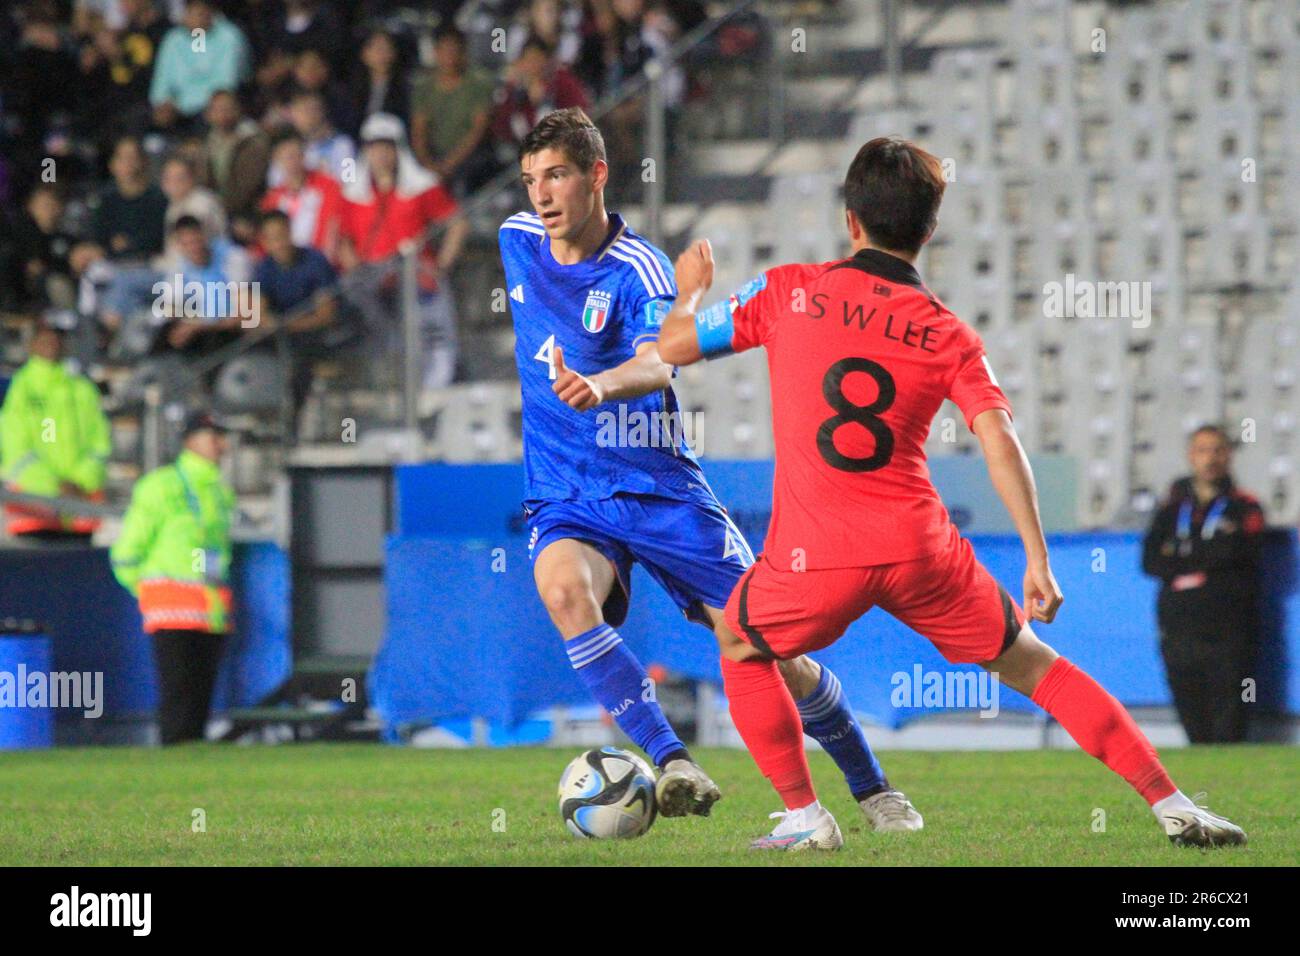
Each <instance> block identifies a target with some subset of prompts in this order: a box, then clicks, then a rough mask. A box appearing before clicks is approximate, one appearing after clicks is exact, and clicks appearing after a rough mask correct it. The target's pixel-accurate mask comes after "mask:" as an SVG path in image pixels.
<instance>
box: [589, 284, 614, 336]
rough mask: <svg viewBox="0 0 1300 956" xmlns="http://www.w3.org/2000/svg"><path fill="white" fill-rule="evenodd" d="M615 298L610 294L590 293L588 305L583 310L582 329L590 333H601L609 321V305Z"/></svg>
mask: <svg viewBox="0 0 1300 956" xmlns="http://www.w3.org/2000/svg"><path fill="white" fill-rule="evenodd" d="M612 299H613V296H612V295H611V294H610V293H608V292H599V291H598V292H588V293H587V304H586V305H585V306H583V309H582V327H583V328H584V329H586V330H587V331H588V332H593V333H594V332H599V331H600V330H601V329H603V328H604V327H605V322H606V321H607V320H608V319H609V304H610V300H612Z"/></svg>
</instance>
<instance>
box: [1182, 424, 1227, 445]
mask: <svg viewBox="0 0 1300 956" xmlns="http://www.w3.org/2000/svg"><path fill="white" fill-rule="evenodd" d="M1206 434H1209V435H1218V436H1219V437H1220V438H1222V439H1223V441H1224V443H1225V444H1227V445H1228V446H1231V445H1232V438H1231V436H1229V434H1228V430H1227V429H1226V428H1224V427H1223V426H1222V425H1219V424H1216V423H1215V422H1202V423H1201V424H1199V425H1197V426H1196V427H1195V428H1194V429H1192V432H1191V434H1189V435H1188V436H1187V443H1188V444H1191V442H1192V439H1194V438H1195V437H1196V436H1197V435H1206Z"/></svg>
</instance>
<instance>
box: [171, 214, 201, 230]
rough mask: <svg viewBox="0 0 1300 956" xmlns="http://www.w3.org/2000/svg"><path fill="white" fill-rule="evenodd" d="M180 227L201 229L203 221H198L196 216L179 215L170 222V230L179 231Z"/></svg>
mask: <svg viewBox="0 0 1300 956" xmlns="http://www.w3.org/2000/svg"><path fill="white" fill-rule="evenodd" d="M182 229H197V230H198V231H199V232H202V231H203V223H201V222H199V217H198V216H189V215H186V216H181V217H180V218H179V219H177V220H176V221H175V222H174V223H172V232H180V231H181V230H182Z"/></svg>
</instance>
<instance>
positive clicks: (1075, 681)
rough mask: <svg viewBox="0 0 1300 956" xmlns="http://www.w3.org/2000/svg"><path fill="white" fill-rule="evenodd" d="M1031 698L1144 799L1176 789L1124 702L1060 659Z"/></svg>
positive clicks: (1077, 741)
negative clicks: (1125, 707)
mask: <svg viewBox="0 0 1300 956" xmlns="http://www.w3.org/2000/svg"><path fill="white" fill-rule="evenodd" d="M1033 701H1034V703H1035V704H1037V705H1038V706H1039V707H1041V708H1043V710H1045V711H1047V712H1048V713H1049V714H1051V715H1052V716H1053V717H1055V718H1056V719H1057V721H1058V722H1059V723H1060V725H1061V726H1062V727H1064V728H1065V729H1066V731H1067V732H1068V733H1069V735H1070V736H1071V737H1073V738H1074V742H1075V743H1077V744H1078V745H1079V746H1080V747H1082V748H1083V749H1084V750H1086V751H1087V752H1088V753H1090V754H1092V755H1093V756H1094V757H1096V758H1097V759H1098V760H1100V761H1101V762H1102V763H1104V764H1105V765H1106V766H1107V767H1110V769H1111V770H1114V771H1115V772H1116V773H1117V774H1119V775H1120V776H1121V777H1123V778H1124V779H1125V780H1127V781H1128V782H1129V786H1131V787H1132V788H1133V789H1134V790H1136V791H1137V792H1138V793H1140V794H1141V795H1142V799H1144V800H1145V801H1146V802H1147V803H1155V802H1156V801H1157V800H1163V799H1164V798H1165V797H1167V796H1169V795H1170V794H1171V793H1173V792H1174V790H1176V789H1177V788H1176V787H1175V786H1174V782H1173V781H1172V780H1170V779H1169V774H1167V773H1165V768H1164V767H1163V766H1162V765H1161V763H1160V758H1159V757H1158V756H1156V748H1155V747H1153V746H1151V741H1149V740H1147V738H1146V735H1145V734H1143V733H1142V731H1141V730H1139V729H1138V725H1137V724H1136V723H1134V721H1133V718H1132V717H1130V716H1129V712H1128V711H1127V710H1125V709H1124V705H1123V704H1121V703H1120V702H1119V701H1117V700H1116V699H1115V698H1114V697H1112V696H1111V695H1110V694H1108V693H1106V690H1105V688H1103V687H1102V686H1101V685H1100V684H1098V683H1097V682H1096V681H1095V680H1093V679H1092V678H1091V677H1089V676H1088V675H1087V674H1086V673H1085V672H1083V671H1081V670H1080V669H1079V668H1077V667H1075V666H1074V665H1073V664H1071V663H1070V662H1069V661H1067V660H1066V659H1065V658H1064V657H1058V658H1057V659H1056V660H1055V661H1053V662H1052V666H1051V667H1050V668H1048V670H1047V673H1046V674H1044V675H1043V679H1042V680H1041V681H1039V682H1038V686H1037V687H1035V688H1034V696H1033Z"/></svg>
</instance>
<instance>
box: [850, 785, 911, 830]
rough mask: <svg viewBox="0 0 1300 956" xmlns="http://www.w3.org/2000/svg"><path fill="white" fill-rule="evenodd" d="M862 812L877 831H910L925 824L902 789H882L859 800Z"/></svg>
mask: <svg viewBox="0 0 1300 956" xmlns="http://www.w3.org/2000/svg"><path fill="white" fill-rule="evenodd" d="M858 806H860V807H861V808H862V814H863V816H865V817H866V818H867V823H869V824H871V829H873V830H875V831H876V832H877V833H910V832H912V831H913V830H919V829H921V828H922V827H923V826H925V821H924V820H922V819H921V814H920V813H918V812H917V809H916V807H914V806H912V802H911V801H910V800H908V799H907V796H906V795H905V794H904V793H903V792H902V791H901V790H882V791H881V792H880V793H873V794H872V795H871V796H869V797H867V798H866V799H865V800H860V801H858Z"/></svg>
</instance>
